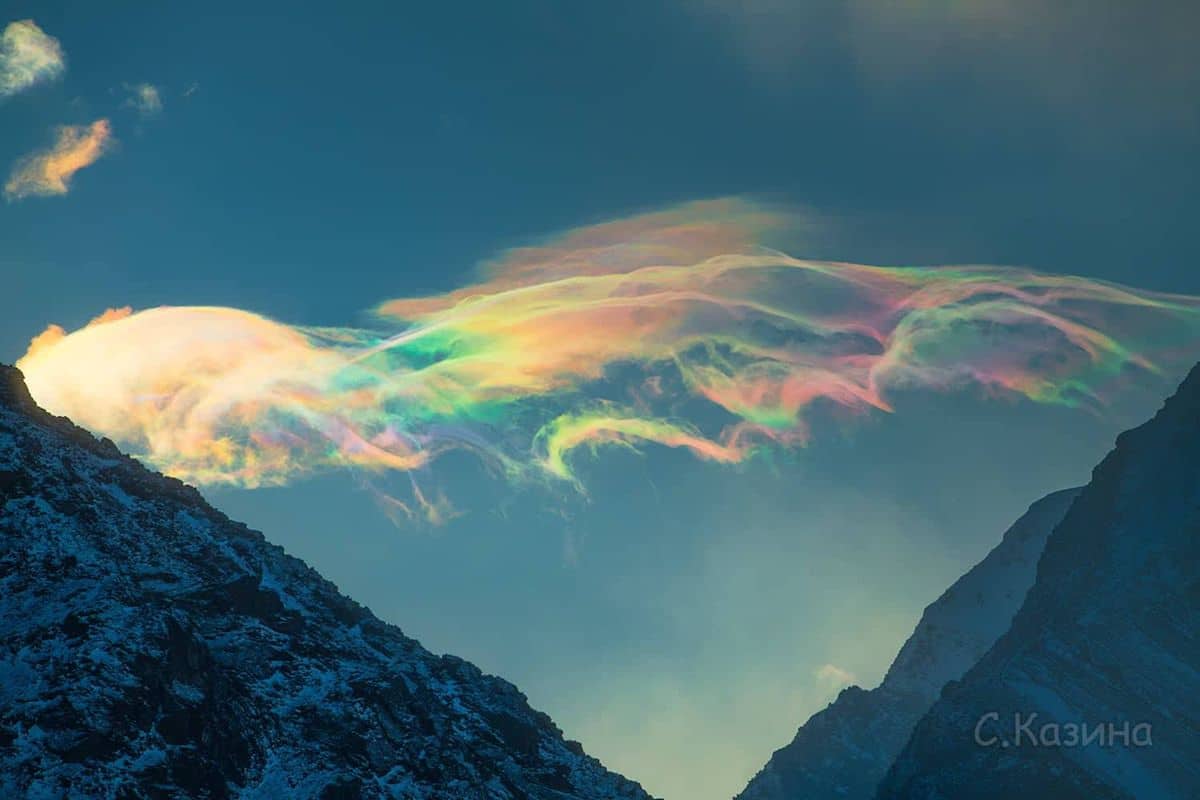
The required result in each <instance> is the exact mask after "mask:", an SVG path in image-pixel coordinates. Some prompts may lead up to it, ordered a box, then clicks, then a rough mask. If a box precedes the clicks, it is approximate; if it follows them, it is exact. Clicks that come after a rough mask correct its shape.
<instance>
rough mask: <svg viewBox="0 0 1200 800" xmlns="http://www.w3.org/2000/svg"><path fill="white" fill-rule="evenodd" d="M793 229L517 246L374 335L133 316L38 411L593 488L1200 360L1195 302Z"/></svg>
mask: <svg viewBox="0 0 1200 800" xmlns="http://www.w3.org/2000/svg"><path fill="white" fill-rule="evenodd" d="M787 224H788V222H787V218H786V216H784V215H780V214H776V213H773V212H771V211H769V210H767V209H764V208H762V207H760V206H757V205H754V204H752V203H748V202H741V201H719V202H709V203H697V204H691V205H688V206H684V207H680V208H676V209H673V210H670V211H666V212H661V213H657V214H650V215H644V216H639V217H635V218H632V219H628V220H622V221H619V222H615V223H609V224H605V225H599V226H594V227H589V228H584V229H581V230H578V231H573V232H570V233H568V234H566V235H564V236H560V237H557V238H555V239H552V240H549V241H547V242H545V243H543V244H541V245H539V246H537V247H531V248H523V249H519V250H515V251H512V252H510V253H508V254H506V255H504V256H503V257H502V258H500V259H498V260H496V261H495V262H492V263H489V264H486V265H485V266H484V268H483V270H482V275H481V276H480V278H479V280H478V281H477V282H475V283H474V284H472V285H470V286H468V287H465V288H463V289H460V290H457V291H454V292H450V293H447V294H444V295H439V296H434V297H422V298H412V299H397V300H391V301H388V302H385V303H382V304H380V305H379V306H378V307H377V309H376V319H377V321H378V323H377V325H376V326H374V327H373V328H371V329H366V328H349V327H347V328H306V327H295V326H289V325H285V324H281V323H278V322H275V321H272V320H269V319H267V318H265V317H262V316H259V315H257V314H253V313H250V312H246V311H239V310H236V309H230V308H200V307H183V308H155V309H149V310H146V311H141V312H138V313H127V311H125V310H122V311H119V312H115V313H108V314H106V315H105V316H104V317H102V318H100V319H98V320H97V321H95V322H94V323H93V324H90V325H88V326H86V327H84V328H82V329H81V330H78V331H75V332H74V333H71V334H67V333H66V332H65V331H62V330H61V329H51V330H49V331H47V332H46V333H43V334H42V335H41V336H39V337H38V338H37V339H36V340H35V341H34V343H33V345H32V346H31V348H30V351H29V352H28V353H27V354H26V356H25V357H24V358H23V359H22V360H21V361H20V362H19V364H20V366H21V368H22V369H23V370H24V371H25V373H26V375H27V377H28V380H29V386H30V389H31V391H32V392H33V395H34V396H35V397H36V398H37V399H38V401H39V402H41V403H42V404H43V405H44V406H46V407H47V408H49V409H50V410H52V411H54V412H56V413H63V414H68V415H70V416H71V417H73V418H74V419H75V420H76V421H78V422H79V423H80V424H82V425H84V426H86V427H88V428H91V429H92V430H95V431H98V432H101V433H104V434H106V435H108V436H110V437H112V438H113V439H115V440H117V441H118V442H121V443H123V444H125V445H126V446H127V447H130V448H132V449H133V450H134V451H135V452H137V453H139V454H140V455H142V456H143V457H145V458H146V459H147V460H149V461H150V462H151V463H153V464H155V465H156V466H158V467H160V468H162V469H164V470H166V471H167V472H170V473H172V474H174V475H177V476H179V477H182V478H184V479H187V480H191V481H194V482H197V483H202V484H212V483H230V484H236V485H242V486H261V485H269V484H281V483H286V482H288V481H291V480H293V479H295V478H297V477H299V476H302V475H306V474H310V473H313V472H315V471H320V470H327V469H334V468H342V467H350V468H355V469H359V470H365V471H368V472H388V471H401V472H409V473H410V474H411V473H412V471H414V470H422V469H423V468H425V467H427V466H429V465H430V464H431V463H432V462H433V461H434V460H435V459H436V458H437V457H438V456H439V455H440V454H442V453H444V452H446V451H448V450H460V449H466V450H470V451H473V452H475V453H478V454H479V455H480V456H481V457H482V458H483V459H484V461H485V463H486V464H488V465H489V466H491V467H492V468H493V469H494V470H495V471H496V472H497V473H499V474H503V475H505V476H507V477H508V478H510V479H512V480H517V481H521V480H544V481H545V480H548V481H559V480H561V481H567V482H573V483H575V484H576V485H578V479H577V478H576V474H575V472H574V470H573V462H574V461H576V460H577V459H578V457H579V455H578V453H579V450H580V448H595V447H601V446H613V445H616V446H624V447H641V446H643V445H645V444H646V443H655V444H658V445H663V446H667V447H674V448H683V449H685V450H687V451H689V452H691V453H692V454H694V455H695V456H696V457H698V458H702V459H707V460H711V461H714V462H722V463H736V462H741V461H743V460H745V459H746V458H749V457H751V456H752V455H754V454H755V453H758V452H764V451H770V450H773V449H778V448H790V447H795V446H800V445H803V444H804V442H805V441H807V439H808V437H809V435H810V431H809V426H810V425H811V424H812V423H813V421H814V419H815V417H814V414H813V412H814V411H815V410H816V409H818V408H821V407H824V408H827V409H836V408H841V409H846V410H849V411H851V412H854V413H868V412H888V411H890V410H891V409H892V406H893V400H894V397H895V395H896V394H897V393H899V392H901V391H959V390H964V389H969V388H971V387H975V388H977V389H983V390H984V391H986V392H988V393H993V394H1001V395H1011V396H1023V397H1026V398H1029V399H1030V400H1033V401H1036V402H1040V403H1056V404H1063V405H1070V406H1088V407H1093V408H1100V407H1103V406H1104V405H1105V403H1106V402H1108V400H1109V399H1110V398H1111V397H1113V396H1114V395H1116V394H1118V393H1120V392H1121V391H1123V390H1125V389H1126V388H1128V387H1129V386H1130V385H1131V384H1132V382H1136V381H1138V380H1139V379H1144V378H1145V377H1146V376H1147V375H1149V374H1153V373H1157V372H1160V371H1168V372H1169V371H1173V370H1176V369H1180V368H1182V367H1183V366H1184V365H1185V363H1186V362H1188V361H1189V360H1194V359H1195V358H1196V357H1197V356H1198V355H1200V299H1198V298H1195V297H1188V296H1178V295H1168V294H1159V293H1153V292H1145V291H1140V290H1135V289H1130V288H1126V287H1122V286H1117V285H1114V284H1109V283H1103V282H1099V281H1093V280H1087V279H1084V278H1078V277H1070V276H1058V275H1047V274H1042V273H1038V272H1034V271H1031V270H1025V269H1010V268H1002V267H986V266H967V267H918V268H912V267H906V268H887V267H873V266H863V265H858V264H845V263H832V262H815V261H806V260H802V259H797V258H794V257H792V256H789V255H786V254H784V253H782V252H779V251H776V250H771V249H767V248H764V247H761V246H759V245H757V244H756V242H758V241H760V240H761V239H763V237H764V236H765V235H766V234H767V232H769V231H770V230H772V229H773V228H777V227H779V226H786V225H787ZM414 486H415V484H414ZM414 492H415V494H414V498H415V502H416V503H417V505H418V506H420V507H423V508H425V509H426V512H427V513H429V514H433V515H437V514H441V515H444V514H445V513H447V509H446V507H445V506H444V504H443V503H442V501H441V500H440V498H439V499H437V500H436V502H435V501H430V500H427V499H426V496H425V495H423V494H422V493H421V491H420V489H419V488H415V489H414ZM397 502H399V501H397ZM401 510H403V511H405V512H406V513H407V512H408V511H409V510H410V506H409V505H406V506H403V507H402V508H401Z"/></svg>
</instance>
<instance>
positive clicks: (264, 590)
mask: <svg viewBox="0 0 1200 800" xmlns="http://www.w3.org/2000/svg"><path fill="white" fill-rule="evenodd" d="M0 797H5V798H8V797H12V798H17V797H30V798H33V797H37V798H114V799H120V800H127V799H129V800H132V799H133V798H214V799H215V798H244V799H245V800H251V799H254V800H259V799H261V800H269V799H272V798H314V799H316V798H323V799H325V800H333V799H335V798H360V797H361V798H403V799H404V800H409V799H410V798H411V799H414V800H415V799H417V798H420V799H422V800H474V799H475V798H479V800H483V798H488V800H503V799H505V798H531V799H533V800H564V799H565V798H580V799H587V800H614V799H616V798H622V799H623V798H628V799H629V800H635V799H636V800H642V799H643V798H647V797H648V795H647V794H646V793H645V792H644V791H642V789H641V787H639V786H638V785H637V784H635V783H633V782H631V781H629V780H627V779H625V778H622V777H621V776H619V775H615V774H613V773H611V772H609V771H607V770H606V769H604V767H603V766H601V765H600V763H599V762H597V761H596V760H595V759H592V758H590V757H588V756H586V755H584V753H583V751H582V749H581V748H580V747H579V745H578V744H577V743H575V742H569V741H565V740H564V739H563V737H562V734H561V732H560V731H559V730H558V729H557V728H556V727H555V725H554V723H553V722H552V721H551V720H550V718H549V717H547V716H546V715H545V714H542V713H539V712H537V711H535V710H533V709H531V708H530V707H529V706H528V704H527V703H526V700H525V697H524V696H523V695H522V694H521V693H520V692H519V691H518V690H517V689H516V687H514V686H512V685H511V684H509V683H507V682H505V681H503V680H501V679H499V678H495V677H491V676H488V675H484V674H482V673H481V672H480V671H479V670H478V669H477V668H476V667H474V666H473V665H471V664H469V663H467V662H465V661H462V660H461V659H457V658H454V657H451V656H442V657H437V656H434V655H432V654H431V653H429V652H427V651H426V650H424V649H423V648H422V647H421V646H420V645H419V644H418V643H417V642H416V641H414V640H412V639H409V638H407V637H405V636H404V635H403V634H402V633H401V632H400V631H399V630H397V629H396V628H395V627H392V626H390V625H387V624H385V623H383V622H381V621H380V620H378V619H376V618H375V617H374V616H373V615H372V614H371V613H370V612H369V611H368V610H367V609H365V608H363V607H361V606H359V605H357V604H356V603H354V602H353V601H351V600H348V599H347V598H345V597H343V596H342V595H340V594H339V593H338V592H337V589H336V588H335V587H334V586H333V585H332V584H330V583H329V582H328V581H325V580H324V579H322V578H321V577H320V576H319V575H318V574H317V573H315V572H314V571H313V570H311V569H309V568H308V567H307V566H306V565H305V564H304V563H303V562H301V561H299V560H297V559H295V558H292V557H289V556H287V555H286V554H285V553H284V552H283V550H282V549H280V548H279V547H276V546H274V545H271V544H270V543H268V542H267V541H266V540H265V539H263V537H262V535H261V534H259V533H257V532H254V531H251V530H249V529H247V528H246V527H245V526H244V525H241V524H238V523H235V522H232V521H230V520H229V519H228V518H226V517H225V516H224V515H222V514H221V513H220V512H218V511H216V510H214V509H213V508H211V507H210V506H208V505H207V504H206V503H205V502H204V500H203V499H202V498H201V497H200V495H199V493H198V492H196V491H195V490H194V489H192V488H191V487H188V486H185V485H184V484H182V483H180V482H179V481H176V480H173V479H170V478H165V477H163V476H161V475H157V474H155V473H152V472H150V471H148V470H146V469H144V468H143V467H142V466H141V465H139V464H138V463H137V462H136V461H134V460H132V459H130V458H128V457H126V456H123V455H122V454H121V453H120V452H119V451H118V450H117V448H116V447H115V446H113V444H112V443H111V442H108V441H106V440H96V439H94V438H93V437H91V436H90V435H89V434H87V433H86V432H84V431H82V430H81V429H79V428H77V427H75V426H74V425H72V424H71V423H70V422H69V421H67V420H64V419H61V418H55V417H52V416H50V415H49V414H46V413H45V412H44V411H42V410H41V409H39V408H37V407H36V405H35V404H34V403H33V401H32V400H31V399H30V398H29V394H28V392H27V391H26V389H25V386H24V383H23V381H22V380H21V377H20V373H19V372H17V371H16V370H14V369H12V368H8V367H2V366H0Z"/></svg>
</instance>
